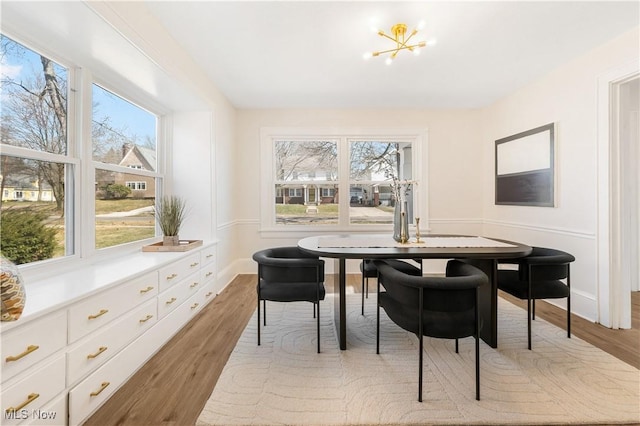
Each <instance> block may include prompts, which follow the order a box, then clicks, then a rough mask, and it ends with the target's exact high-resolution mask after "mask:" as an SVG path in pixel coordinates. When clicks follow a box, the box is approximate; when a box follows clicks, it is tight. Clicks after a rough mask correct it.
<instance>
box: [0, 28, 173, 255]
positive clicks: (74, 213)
mask: <svg viewBox="0 0 640 426" xmlns="http://www.w3.org/2000/svg"><path fill="white" fill-rule="evenodd" d="M0 39H1V42H2V43H1V48H2V52H1V53H2V55H1V58H2V68H1V73H2V90H1V91H0V101H1V104H2V108H0V125H1V126H0V130H1V133H0V136H1V140H0V142H1V148H2V154H1V155H0V194H2V197H0V213H1V214H2V218H1V220H0V224H1V225H2V232H1V233H0V238H1V244H0V246H1V247H2V254H3V255H5V256H6V257H8V258H9V259H11V260H13V261H14V262H15V263H17V264H27V263H28V264H31V263H35V262H39V261H45V260H50V259H55V258H73V257H88V256H91V255H92V254H93V251H94V250H95V249H96V248H98V249H100V248H106V247H114V246H118V245H120V244H124V243H130V242H136V241H142V240H145V239H148V238H151V237H154V236H155V234H156V227H155V219H154V214H153V206H154V202H155V197H156V190H157V189H160V187H161V182H162V177H163V175H162V173H161V171H160V170H158V169H159V167H158V161H157V145H158V142H157V135H156V128H157V120H158V117H157V116H156V115H154V114H152V113H150V112H148V111H146V110H144V109H143V108H140V107H138V106H137V105H134V104H133V103H131V102H129V101H127V100H125V99H124V98H122V97H120V96H117V95H115V94H114V93H113V92H111V91H109V90H107V89H105V87H106V84H105V85H103V84H102V82H101V83H100V85H98V84H97V83H96V84H93V85H92V86H91V87H92V90H91V93H90V94H89V95H87V96H85V94H84V93H83V90H84V87H85V86H83V85H81V84H74V83H73V82H74V81H76V80H77V81H80V80H83V79H85V78H86V80H91V72H90V70H80V69H74V68H72V67H65V66H63V65H61V64H60V63H58V62H57V61H55V60H53V59H50V58H48V57H45V56H44V55H41V54H40V53H39V52H37V51H35V50H31V49H29V48H27V47H25V46H23V45H21V44H20V43H18V42H16V41H14V40H13V39H11V38H9V37H7V36H5V35H4V34H0ZM76 74H78V78H76ZM86 80H85V81H86ZM71 88H73V90H70V89H71ZM90 98H91V100H92V103H91V104H89V105H85V104H82V103H80V102H81V101H83V100H84V99H90ZM74 111H78V112H83V113H82V114H75V113H74ZM85 111H86V112H90V114H84V112H85ZM79 117H88V118H87V120H91V125H90V127H91V139H88V140H84V139H82V134H80V133H78V132H77V131H76V130H77V129H81V128H87V127H89V123H80V122H78V118H79ZM85 152H86V153H87V154H86V155H85V154H83V156H82V157H81V156H80V153H85ZM80 176H83V177H84V176H87V177H89V180H88V182H86V179H80ZM92 178H93V180H92ZM85 182H86V183H85ZM90 194H95V195H94V197H91V196H90ZM81 195H82V196H81ZM94 208H95V221H93V223H87V222H83V228H82V229H80V227H79V223H80V221H79V220H78V219H79V218H80V217H82V215H83V211H92V210H93V209H94ZM25 230H29V231H30V232H32V233H36V232H37V235H35V236H34V235H32V234H29V235H28V239H27V236H26V234H25ZM25 241H29V242H28V243H26V242H25ZM34 241H37V243H34Z"/></svg>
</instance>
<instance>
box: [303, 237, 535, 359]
mask: <svg viewBox="0 0 640 426" xmlns="http://www.w3.org/2000/svg"><path fill="white" fill-rule="evenodd" d="M298 247H299V248H300V249H302V250H303V251H305V252H307V253H311V254H314V255H317V256H319V257H323V258H330V259H334V268H333V282H334V286H335V285H336V284H337V286H336V287H337V288H334V324H335V327H336V333H337V336H338V341H339V346H340V349H342V350H345V349H347V312H346V294H347V292H346V283H347V270H346V263H347V260H348V259H360V260H364V259H383V260H384V259H459V260H463V261H465V262H467V263H470V264H472V265H474V266H476V267H478V268H479V269H481V270H482V271H483V272H484V273H485V274H486V275H487V277H488V285H483V286H480V287H479V288H478V305H479V313H478V314H479V317H480V324H481V328H480V338H481V339H482V340H483V341H484V342H485V343H487V344H488V345H489V346H491V347H492V348H497V347H498V282H497V269H498V263H499V261H500V260H501V259H514V258H519V257H524V256H527V255H528V254H530V253H531V250H532V249H531V247H530V246H528V245H526V244H521V243H518V242H513V241H507V240H504V239H498V238H491V237H485V236H475V235H448V234H438V235H433V234H428V235H426V236H422V237H421V238H419V239H418V240H416V238H412V239H410V240H409V241H407V242H404V243H402V242H398V241H396V240H395V239H394V238H393V237H392V236H391V235H378V234H375V235H368V234H337V235H322V236H312V237H306V238H303V239H301V240H299V241H298Z"/></svg>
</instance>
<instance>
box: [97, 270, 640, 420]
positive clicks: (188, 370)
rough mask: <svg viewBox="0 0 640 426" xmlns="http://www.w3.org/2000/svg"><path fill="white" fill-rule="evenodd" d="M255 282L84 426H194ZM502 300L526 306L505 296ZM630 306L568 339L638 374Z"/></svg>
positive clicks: (227, 298) (181, 337) (546, 315)
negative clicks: (613, 325) (624, 326)
mask: <svg viewBox="0 0 640 426" xmlns="http://www.w3.org/2000/svg"><path fill="white" fill-rule="evenodd" d="M255 282H256V276H255V275H239V276H237V277H236V278H235V279H234V280H233V281H232V282H231V283H230V284H229V285H228V286H227V288H226V289H225V290H224V291H223V292H222V293H220V295H218V296H217V297H216V298H215V299H214V300H213V301H212V302H211V303H210V304H209V305H207V306H206V307H205V308H204V309H203V310H202V311H201V312H200V313H199V314H198V315H197V316H196V317H195V318H194V319H193V320H192V321H191V322H189V324H187V326H186V327H185V328H183V329H182V330H181V331H180V332H178V334H176V335H175V336H174V337H173V339H171V340H170V341H169V342H168V343H167V345H165V347H164V348H162V349H161V350H160V351H159V352H158V353H157V354H156V355H155V356H154V357H153V358H152V359H151V360H149V362H147V364H145V365H144V366H143V367H142V368H141V369H140V370H139V371H138V372H137V373H136V374H135V375H134V376H133V377H132V378H131V379H130V380H129V382H127V383H126V384H125V385H123V386H122V387H121V388H120V389H119V390H118V391H117V392H116V393H115V394H114V395H113V396H112V397H111V399H109V400H108V401H107V402H106V403H105V404H104V405H103V406H102V407H101V408H100V409H99V410H98V411H97V412H96V413H95V414H94V415H93V416H91V417H90V418H89V419H88V420H87V421H86V422H85V425H87V426H91V425H96V426H110V425H130V426H133V425H135V426H144V425H180V426H183V425H193V424H195V422H196V420H197V418H198V415H199V414H200V411H201V410H202V408H203V407H204V404H205V403H206V402H207V400H208V399H209V396H210V395H211V391H212V390H213V388H214V386H215V384H216V381H217V380H218V377H219V376H220V374H221V372H222V369H223V368H224V365H225V364H226V362H227V360H228V359H229V356H230V354H231V352H232V351H233V348H234V347H235V345H236V342H237V340H238V338H239V337H240V335H241V334H242V331H243V330H244V328H245V327H246V324H247V322H248V321H249V319H250V318H251V315H252V314H253V311H254V310H255V304H256V295H255V294H256V293H255ZM327 284H328V285H327V289H331V285H329V283H327ZM347 286H348V287H349V291H353V292H356V293H359V292H360V291H361V290H360V286H361V281H360V275H357V274H352V275H348V276H347ZM369 286H370V288H369V289H370V292H375V280H370V281H369ZM501 296H502V297H504V298H505V299H507V300H509V301H511V302H513V303H515V304H516V305H519V306H522V307H523V308H524V306H525V305H524V304H523V303H522V301H520V300H518V299H514V298H512V297H511V296H509V295H506V294H501ZM632 301H633V320H632V326H633V329H631V330H611V329H608V328H605V327H603V326H601V325H599V324H593V323H591V322H589V321H586V320H584V319H583V318H580V317H577V316H576V315H572V325H571V328H572V334H573V335H575V336H577V337H580V338H581V339H584V340H585V341H587V342H590V343H591V344H593V345H594V346H597V347H599V348H601V349H602V350H604V351H606V352H609V353H610V354H612V355H613V356H615V357H617V358H619V359H621V360H623V361H624V362H627V363H629V364H631V365H633V366H634V367H636V368H640V337H639V336H640V327H639V325H640V293H634V294H633V296H632ZM523 315H526V312H523ZM536 315H537V317H540V318H543V319H545V320H547V321H549V322H551V323H553V324H557V325H559V326H560V327H563V328H564V327H565V324H566V315H565V311H563V310H562V309H559V308H557V307H555V306H553V305H551V304H548V303H546V302H544V301H538V302H537V304H536ZM534 326H535V323H534ZM526 332H527V331H526V329H525V330H523V333H526ZM534 349H535V348H534Z"/></svg>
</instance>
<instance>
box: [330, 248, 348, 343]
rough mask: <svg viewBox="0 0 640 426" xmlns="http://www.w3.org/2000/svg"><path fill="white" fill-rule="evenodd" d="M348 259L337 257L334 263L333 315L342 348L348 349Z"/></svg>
mask: <svg viewBox="0 0 640 426" xmlns="http://www.w3.org/2000/svg"><path fill="white" fill-rule="evenodd" d="M346 269H347V268H346V260H345V259H335V261H334V263H333V271H334V277H333V303H334V306H333V307H334V309H333V316H334V324H335V326H336V334H337V336H338V343H340V349H342V350H345V349H347V301H346V298H347V272H346Z"/></svg>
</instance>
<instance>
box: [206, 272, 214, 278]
mask: <svg viewBox="0 0 640 426" xmlns="http://www.w3.org/2000/svg"><path fill="white" fill-rule="evenodd" d="M211 275H213V272H207V273H206V274H205V277H210V276H211Z"/></svg>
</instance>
